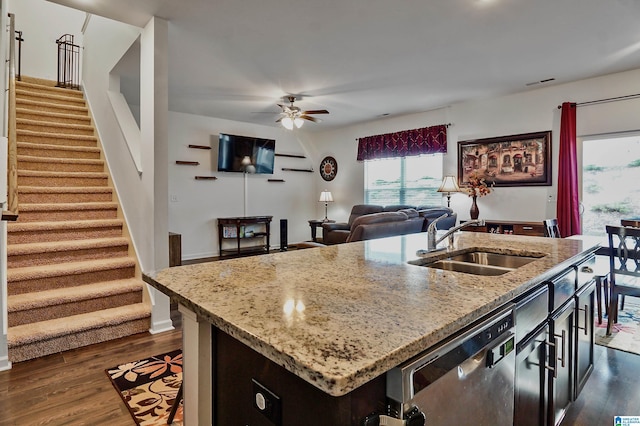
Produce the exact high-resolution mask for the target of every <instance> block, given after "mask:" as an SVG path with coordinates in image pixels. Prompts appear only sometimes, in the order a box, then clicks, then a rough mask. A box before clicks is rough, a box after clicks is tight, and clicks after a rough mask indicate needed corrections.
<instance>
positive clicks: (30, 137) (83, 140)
mask: <svg viewBox="0 0 640 426" xmlns="http://www.w3.org/2000/svg"><path fill="white" fill-rule="evenodd" d="M16 136H17V141H18V142H31V143H45V144H48V145H64V146H90V147H97V146H98V138H97V137H96V136H87V135H60V134H59V133H45V132H34V131H33V130H23V129H16Z"/></svg>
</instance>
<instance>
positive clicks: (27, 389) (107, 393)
mask: <svg viewBox="0 0 640 426" xmlns="http://www.w3.org/2000/svg"><path fill="white" fill-rule="evenodd" d="M171 317H172V319H173V323H174V326H175V327H176V329H175V330H173V331H169V332H166V333H160V334H156V335H152V334H149V333H141V334H137V335H133V336H129V337H125V338H122V339H118V340H113V341H110V342H105V343H100V344H97V345H92V346H88V347H84V348H80V349H74V350H70V351H67V352H62V353H59V354H54V355H49V356H46V357H43V358H38V359H35V360H31V361H25V362H19V363H16V364H14V365H13V368H12V369H11V370H8V371H2V372H0V425H63V424H64V425H112V426H114V425H123V426H124V425H126V426H132V425H135V422H134V421H133V419H132V417H131V415H130V414H129V412H128V411H127V408H126V406H125V404H124V402H122V400H121V399H120V396H118V394H117V393H116V391H115V389H114V387H113V386H112V385H111V382H110V381H109V378H108V377H107V375H106V374H105V372H104V370H105V369H106V368H110V367H113V366H115V365H118V364H122V363H124V362H128V361H135V360H138V359H143V358H145V357H147V356H152V355H158V354H161V353H163V352H167V351H171V350H174V349H177V348H181V347H182V327H181V323H180V314H179V313H177V312H176V313H175V314H174V312H173V311H172V315H171Z"/></svg>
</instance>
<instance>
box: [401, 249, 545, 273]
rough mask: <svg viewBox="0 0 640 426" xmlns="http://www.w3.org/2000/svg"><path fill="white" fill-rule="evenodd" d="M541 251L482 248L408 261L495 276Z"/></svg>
mask: <svg viewBox="0 0 640 426" xmlns="http://www.w3.org/2000/svg"><path fill="white" fill-rule="evenodd" d="M542 256H543V254H541V253H528V252H525V253H519V254H505V253H496V252H492V251H489V250H484V249H476V250H473V251H467V252H462V253H449V256H448V257H446V258H440V259H433V258H427V257H424V258H419V259H416V260H410V261H409V263H410V264H412V265H417V266H424V267H427V268H436V269H442V270H445V271H454V272H463V273H467V274H473V275H483V276H496V275H502V274H506V273H507V272H511V271H515V270H516V269H518V268H519V267H521V266H524V265H526V264H528V263H531V262H533V261H534V260H537V259H539V258H541V257H542Z"/></svg>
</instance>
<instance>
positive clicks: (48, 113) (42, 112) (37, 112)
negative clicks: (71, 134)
mask: <svg viewBox="0 0 640 426" xmlns="http://www.w3.org/2000/svg"><path fill="white" fill-rule="evenodd" d="M16 114H25V115H37V116H41V117H46V118H59V119H61V120H77V121H84V122H87V123H91V118H90V117H88V116H84V115H78V114H65V113H62V112H53V111H45V110H40V109H29V108H16ZM43 121H48V120H43Z"/></svg>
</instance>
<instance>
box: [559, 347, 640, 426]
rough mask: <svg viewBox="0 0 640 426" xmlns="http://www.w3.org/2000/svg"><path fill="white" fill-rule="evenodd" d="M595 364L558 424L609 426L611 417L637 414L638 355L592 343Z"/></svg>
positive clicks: (639, 408) (639, 388)
mask: <svg viewBox="0 0 640 426" xmlns="http://www.w3.org/2000/svg"><path fill="white" fill-rule="evenodd" d="M594 364H595V367H594V370H593V372H592V373H591V377H589V380H588V381H587V383H586V385H585V387H584V389H583V391H582V393H581V394H580V396H579V397H578V399H577V400H576V401H574V402H573V404H571V407H569V410H568V411H567V414H566V415H565V418H564V419H563V421H562V423H561V425H562V426H569V425H589V426H590V425H612V424H613V418H614V416H640V397H638V395H640V355H634V354H630V353H628V352H622V351H619V350H616V349H609V348H605V347H602V346H598V345H596V346H595V361H594Z"/></svg>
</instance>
